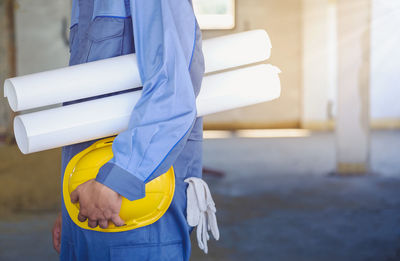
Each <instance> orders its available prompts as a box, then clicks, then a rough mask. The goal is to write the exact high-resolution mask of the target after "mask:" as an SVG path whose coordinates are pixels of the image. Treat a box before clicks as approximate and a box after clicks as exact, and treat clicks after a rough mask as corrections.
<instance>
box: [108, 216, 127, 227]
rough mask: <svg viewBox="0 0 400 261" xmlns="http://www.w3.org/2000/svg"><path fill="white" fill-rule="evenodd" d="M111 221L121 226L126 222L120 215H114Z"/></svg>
mask: <svg viewBox="0 0 400 261" xmlns="http://www.w3.org/2000/svg"><path fill="white" fill-rule="evenodd" d="M111 221H112V222H113V223H114V224H115V225H116V226H117V227H121V226H124V225H125V222H124V221H123V220H122V219H121V218H120V217H119V215H114V216H112V218H111Z"/></svg>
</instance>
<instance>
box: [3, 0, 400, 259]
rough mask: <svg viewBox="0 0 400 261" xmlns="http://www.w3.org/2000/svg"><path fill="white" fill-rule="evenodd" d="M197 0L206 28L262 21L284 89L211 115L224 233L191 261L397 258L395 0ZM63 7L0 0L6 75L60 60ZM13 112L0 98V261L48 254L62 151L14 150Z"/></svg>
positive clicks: (399, 151)
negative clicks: (262, 99)
mask: <svg viewBox="0 0 400 261" xmlns="http://www.w3.org/2000/svg"><path fill="white" fill-rule="evenodd" d="M193 2H194V7H195V10H196V15H197V17H198V20H199V23H200V24H201V27H202V29H203V38H204V39H207V38H211V37H216V36H220V35H225V34H232V33H235V32H241V31H247V30H251V29H265V30H267V32H268V34H269V36H270V38H271V41H272V46H273V48H272V57H271V58H270V59H269V60H268V63H271V64H273V65H276V66H278V67H279V68H280V69H281V70H282V73H281V74H280V77H281V83H282V95H281V97H280V98H279V99H277V100H275V101H272V102H268V103H263V104H259V105H254V106H249V107H246V108H242V109H237V110H231V111H227V112H223V113H218V114H215V115H211V116H207V117H206V118H205V122H204V129H205V132H204V177H205V180H206V181H207V182H208V184H209V185H210V188H211V191H212V193H213V196H214V200H215V202H216V205H217V211H218V212H217V216H218V221H219V226H220V231H221V239H220V240H219V241H218V242H216V241H211V242H210V243H209V245H210V251H209V252H210V253H209V254H208V255H204V254H203V253H202V252H200V251H199V250H198V248H197V243H196V240H195V239H194V238H193V255H192V260H279V261H281V260H282V261H283V260H352V261H355V260H385V261H389V260H390V261H391V260H400V156H399V155H400V102H398V100H399V99H400V49H399V48H398V46H399V45H400V34H399V28H400V2H399V1H398V0H194V1H193ZM70 10H71V2H70V0H14V1H13V0H0V82H3V81H4V79H6V78H8V77H12V76H16V75H24V74H29V73H34V72H40V71H45V70H49V69H54V68H59V67H64V66H66V65H67V64H68V59H69V51H68V50H69V49H68V37H69V36H68V34H69V25H70V21H69V16H70ZM232 55H234V53H233V54H232ZM266 87H267V86H266ZM243 88H246V86H243ZM2 91H3V90H2V88H1V97H3V93H2ZM13 116H14V115H13V113H11V112H10V110H9V108H8V105H7V103H6V100H5V99H0V159H1V160H0V260H56V259H57V255H56V253H55V251H54V250H53V249H52V244H51V227H52V225H53V222H54V220H55V217H56V215H57V213H58V211H59V209H60V168H61V166H60V163H61V151H60V149H56V150H50V151H45V152H39V153H34V154H31V155H22V154H21V153H20V152H19V150H18V148H17V146H16V144H15V140H14V138H13V134H12V118H13Z"/></svg>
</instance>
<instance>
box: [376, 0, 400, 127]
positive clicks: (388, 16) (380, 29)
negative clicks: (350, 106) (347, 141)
mask: <svg viewBox="0 0 400 261" xmlns="http://www.w3.org/2000/svg"><path fill="white" fill-rule="evenodd" d="M372 3H373V5H372V27H371V34H372V37H371V39H372V43H371V116H372V118H373V119H374V121H375V122H376V124H377V125H390V124H391V123H392V124H395V125H398V126H400V103H399V98H400V49H399V46H400V35H399V28H400V15H399V13H400V1H397V0H391V1H388V0H373V1H372ZM396 122H397V124H396Z"/></svg>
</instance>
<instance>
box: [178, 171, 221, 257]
mask: <svg viewBox="0 0 400 261" xmlns="http://www.w3.org/2000/svg"><path fill="white" fill-rule="evenodd" d="M185 182H186V183H188V184H189V186H188V188H187V191H186V195H187V211H186V212H187V213H186V214H187V221H188V224H189V226H191V227H195V226H197V231H196V232H197V243H198V245H199V248H200V249H201V250H203V251H204V253H206V254H207V253H208V247H207V240H209V239H210V236H209V235H208V231H211V233H212V235H213V236H214V238H215V240H218V239H219V230H218V224H217V218H216V216H215V212H216V211H217V210H216V208H215V203H214V201H213V199H212V197H211V193H210V189H209V188H208V185H207V183H205V182H204V181H203V180H202V179H199V178H194V177H192V178H187V179H185Z"/></svg>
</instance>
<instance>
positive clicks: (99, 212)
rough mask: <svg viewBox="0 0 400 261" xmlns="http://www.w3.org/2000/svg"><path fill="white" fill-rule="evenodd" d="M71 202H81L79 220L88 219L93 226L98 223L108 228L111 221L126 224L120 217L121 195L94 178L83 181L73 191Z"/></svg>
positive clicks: (119, 224) (117, 224) (120, 224)
mask: <svg viewBox="0 0 400 261" xmlns="http://www.w3.org/2000/svg"><path fill="white" fill-rule="evenodd" d="M71 202H72V203H78V202H79V205H80V210H79V214H78V220H79V221H80V222H85V221H86V219H88V225H89V227H91V228H95V227H97V226H98V225H99V226H100V227H101V228H107V227H108V222H109V221H111V222H113V223H114V224H115V225H116V226H123V225H124V224H125V222H124V221H123V220H122V219H121V218H120V217H119V211H120V209H121V203H122V197H121V195H119V194H118V193H117V192H115V191H114V190H112V189H110V188H109V187H107V186H105V185H103V184H101V183H99V182H97V181H96V180H94V179H91V180H88V181H86V182H85V183H82V184H81V185H79V186H78V187H77V188H76V189H75V190H74V191H72V193H71Z"/></svg>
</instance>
